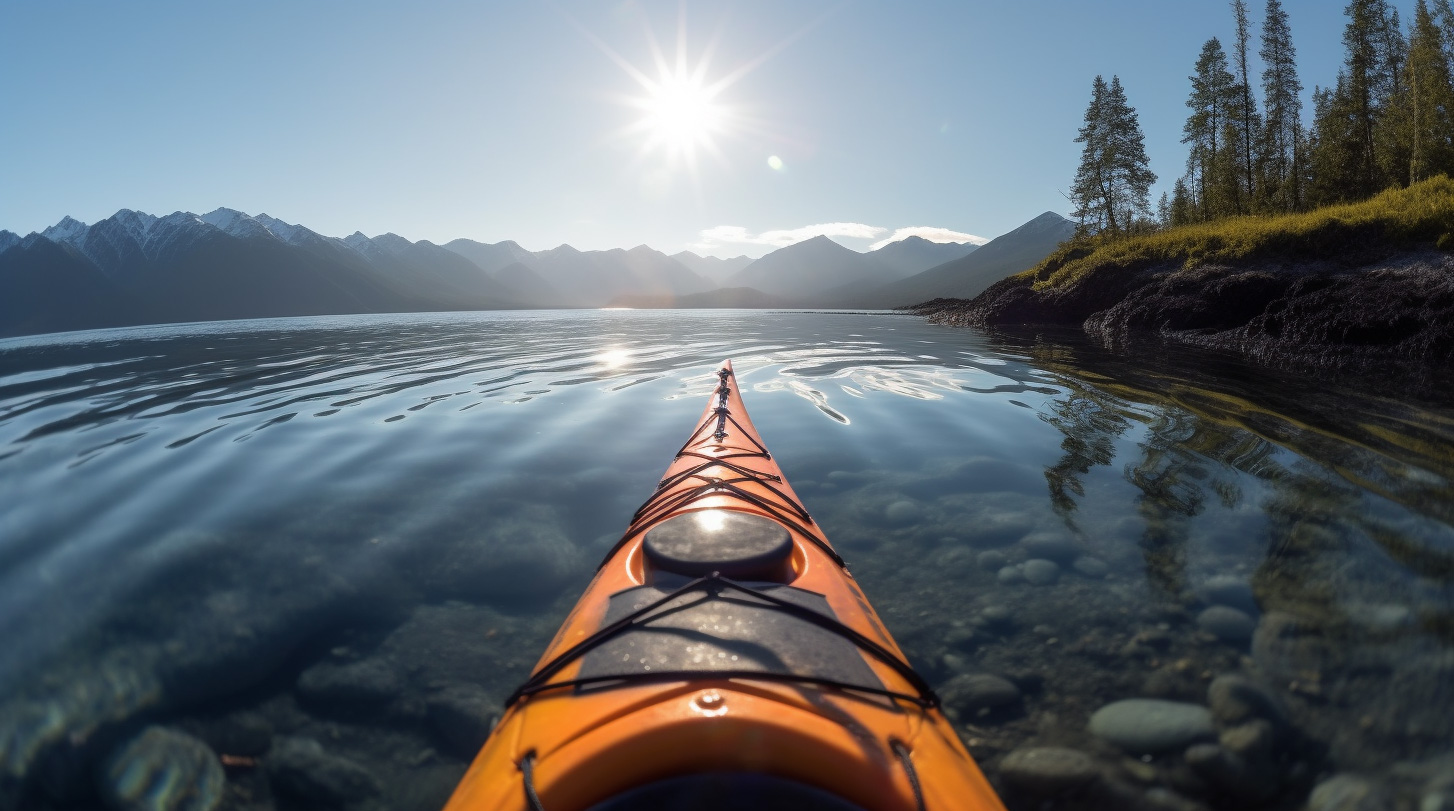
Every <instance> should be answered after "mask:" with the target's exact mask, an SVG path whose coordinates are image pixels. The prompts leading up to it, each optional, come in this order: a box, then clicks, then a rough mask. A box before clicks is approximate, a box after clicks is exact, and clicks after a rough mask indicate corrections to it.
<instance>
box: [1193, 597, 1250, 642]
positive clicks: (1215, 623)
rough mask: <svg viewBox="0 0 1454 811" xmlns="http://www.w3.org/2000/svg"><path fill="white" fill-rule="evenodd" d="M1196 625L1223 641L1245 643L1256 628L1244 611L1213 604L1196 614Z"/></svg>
mask: <svg viewBox="0 0 1454 811" xmlns="http://www.w3.org/2000/svg"><path fill="white" fill-rule="evenodd" d="M1197 627H1198V628H1201V629H1202V630H1203V631H1206V632H1207V633H1209V634H1211V635H1213V636H1215V637H1217V638H1218V639H1220V640H1222V641H1223V642H1234V643H1238V644H1245V643H1246V642H1247V641H1248V640H1250V639H1251V638H1252V632H1253V631H1255V630H1257V623H1256V622H1254V621H1253V619H1252V618H1251V617H1249V616H1247V614H1246V613H1245V612H1242V611H1238V610H1237V609H1235V608H1230V607H1228V606H1225V605H1214V606H1212V607H1211V608H1208V609H1206V610H1205V611H1203V612H1202V613H1200V614H1198V615H1197Z"/></svg>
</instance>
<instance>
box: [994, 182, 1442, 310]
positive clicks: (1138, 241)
mask: <svg viewBox="0 0 1454 811" xmlns="http://www.w3.org/2000/svg"><path fill="white" fill-rule="evenodd" d="M1420 245H1423V246H1430V245H1433V246H1437V247H1438V248H1439V249H1440V250H1446V251H1454V180H1450V179H1449V178H1448V177H1445V176H1443V175H1440V176H1439V177H1435V178H1432V179H1430V180H1425V181H1423V182H1421V183H1416V184H1414V185H1412V186H1410V187H1408V188H1406V189H1393V190H1390V191H1386V192H1384V193H1383V194H1380V195H1378V196H1377V197H1374V198H1372V199H1369V200H1365V201H1363V202H1361V203H1350V204H1347V205H1338V206H1329V207H1327V208H1320V209H1317V210H1316V211H1309V212H1307V213H1305V214H1285V215H1278V216H1250V217H1232V218H1229V219H1225V220H1217V221H1215V222H1209V223H1199V224H1197V225H1185V226H1180V227H1177V228H1169V229H1167V230H1165V231H1158V232H1156V233H1154V234H1147V235H1143V236H1131V237H1121V238H1119V239H1108V238H1096V237H1093V238H1090V239H1080V240H1073V241H1071V242H1067V243H1065V244H1063V245H1061V246H1060V247H1059V248H1057V249H1056V251H1055V252H1054V253H1052V254H1050V256H1048V257H1046V258H1045V261H1043V262H1041V263H1040V264H1039V265H1037V266H1035V267H1033V268H1031V269H1030V270H1027V271H1025V272H1024V273H1021V274H1019V277H1018V278H1033V279H1034V288H1035V289H1036V290H1047V289H1052V288H1060V287H1068V286H1070V285H1073V284H1075V283H1076V282H1077V281H1078V280H1080V279H1082V278H1084V277H1085V276H1086V275H1087V274H1089V273H1090V272H1092V271H1097V270H1103V269H1104V270H1112V269H1114V268H1122V269H1127V270H1130V269H1139V268H1144V267H1148V266H1151V265H1158V264H1166V263H1171V262H1174V263H1179V264H1181V265H1182V266H1183V267H1186V268H1194V267H1198V266H1201V265H1208V264H1235V263H1239V262H1246V261H1248V260H1255V259H1272V260H1278V259H1281V260H1294V261H1295V260H1300V259H1334V260H1336V259H1338V258H1340V257H1346V256H1350V255H1353V254H1366V253H1367V252H1368V251H1369V250H1370V249H1379V248H1386V247H1394V248H1397V247H1416V246H1420Z"/></svg>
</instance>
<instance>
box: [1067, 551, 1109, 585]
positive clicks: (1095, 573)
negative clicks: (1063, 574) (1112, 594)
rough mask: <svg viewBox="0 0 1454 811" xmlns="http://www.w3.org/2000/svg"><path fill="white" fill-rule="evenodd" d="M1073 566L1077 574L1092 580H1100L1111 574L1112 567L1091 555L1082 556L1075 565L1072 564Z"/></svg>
mask: <svg viewBox="0 0 1454 811" xmlns="http://www.w3.org/2000/svg"><path fill="white" fill-rule="evenodd" d="M1071 566H1072V568H1074V569H1075V570H1076V571H1077V572H1080V573H1081V574H1083V575H1085V576H1086V577H1089V578H1091V579H1092V580H1100V579H1101V578H1104V577H1105V576H1106V575H1108V574H1110V573H1111V567H1110V566H1109V565H1107V564H1106V562H1105V561H1104V560H1101V559H1100V558H1093V557H1091V556H1090V555H1081V556H1080V557H1078V558H1076V559H1075V563H1072V564H1071Z"/></svg>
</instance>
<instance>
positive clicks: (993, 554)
mask: <svg viewBox="0 0 1454 811" xmlns="http://www.w3.org/2000/svg"><path fill="white" fill-rule="evenodd" d="M974 560H975V562H976V563H978V564H979V567H980V568H981V569H989V570H990V571H996V570H998V569H1003V568H1004V567H1005V566H1006V564H1008V563H1009V562H1010V559H1009V558H1007V557H1005V553H1004V552H1001V551H999V550H997V549H991V550H989V551H986V552H981V553H979V554H978V555H975V558H974Z"/></svg>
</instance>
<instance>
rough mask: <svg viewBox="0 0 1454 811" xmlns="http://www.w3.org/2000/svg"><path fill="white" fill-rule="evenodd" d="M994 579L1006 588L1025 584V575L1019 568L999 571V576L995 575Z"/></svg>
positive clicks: (1007, 568) (1013, 567)
mask: <svg viewBox="0 0 1454 811" xmlns="http://www.w3.org/2000/svg"><path fill="white" fill-rule="evenodd" d="M995 579H996V580H998V581H1000V582H1001V583H1003V584H1005V585H1006V586H1012V585H1014V584H1016V583H1023V582H1025V575H1024V573H1023V572H1021V571H1020V567H1019V566H1006V567H1005V568H1003V569H1000V572H999V574H997V575H995Z"/></svg>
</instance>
